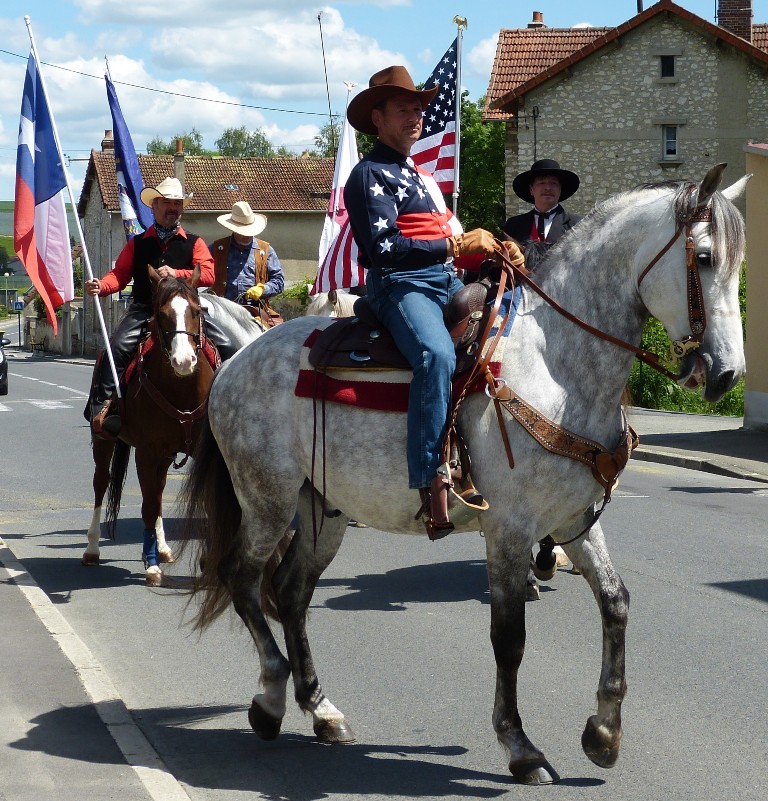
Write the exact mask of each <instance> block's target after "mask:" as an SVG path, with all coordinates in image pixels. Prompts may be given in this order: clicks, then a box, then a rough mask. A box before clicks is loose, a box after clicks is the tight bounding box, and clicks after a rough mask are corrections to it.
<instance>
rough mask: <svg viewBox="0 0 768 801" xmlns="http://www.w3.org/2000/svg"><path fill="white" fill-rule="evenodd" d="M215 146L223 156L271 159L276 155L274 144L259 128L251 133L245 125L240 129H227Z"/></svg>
mask: <svg viewBox="0 0 768 801" xmlns="http://www.w3.org/2000/svg"><path fill="white" fill-rule="evenodd" d="M215 144H216V148H217V149H218V151H219V153H220V154H221V155H222V156H231V157H235V158H242V157H245V156H263V157H266V158H271V157H273V156H274V155H275V149H274V147H273V146H272V143H271V142H270V141H269V139H267V137H266V135H265V133H264V131H263V130H262V129H261V128H257V129H256V130H255V131H249V130H248V129H247V128H246V127H245V126H244V125H243V126H241V127H240V128H227V129H226V130H225V131H224V132H223V133H222V135H221V136H220V137H219V138H218V139H217V140H216V142H215Z"/></svg>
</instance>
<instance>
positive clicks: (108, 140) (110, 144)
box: [101, 128, 115, 153]
mask: <svg viewBox="0 0 768 801" xmlns="http://www.w3.org/2000/svg"><path fill="white" fill-rule="evenodd" d="M114 149H115V140H114V137H113V136H112V131H111V129H109V128H108V129H107V130H106V131H104V138H103V139H102V140H101V152H102V153H104V152H105V151H106V150H114Z"/></svg>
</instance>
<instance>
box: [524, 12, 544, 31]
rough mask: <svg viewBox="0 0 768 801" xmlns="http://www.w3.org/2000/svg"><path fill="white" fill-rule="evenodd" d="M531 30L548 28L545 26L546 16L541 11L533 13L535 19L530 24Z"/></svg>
mask: <svg viewBox="0 0 768 801" xmlns="http://www.w3.org/2000/svg"><path fill="white" fill-rule="evenodd" d="M528 27H529V28H546V27H547V26H546V25H545V24H544V15H543V14H542V13H541V11H534V12H533V19H532V20H531V22H529V23H528Z"/></svg>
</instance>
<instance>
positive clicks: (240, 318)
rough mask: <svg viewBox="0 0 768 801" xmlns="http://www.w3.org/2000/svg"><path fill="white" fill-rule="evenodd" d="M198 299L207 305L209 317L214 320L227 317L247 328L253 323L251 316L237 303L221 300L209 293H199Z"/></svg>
mask: <svg viewBox="0 0 768 801" xmlns="http://www.w3.org/2000/svg"><path fill="white" fill-rule="evenodd" d="M200 298H201V300H203V299H204V300H205V302H206V303H208V305H209V309H210V311H211V316H212V317H213V318H214V319H221V317H223V316H229V317H231V318H232V319H233V320H234V321H235V322H236V323H239V324H240V325H242V326H245V327H249V326H250V325H251V324H252V323H253V316H252V315H251V313H250V312H249V311H248V310H247V309H246V308H245V307H244V306H241V305H240V304H239V303H235V302H234V301H231V300H227V299H226V298H221V297H219V296H218V295H214V294H213V293H211V292H201V293H200Z"/></svg>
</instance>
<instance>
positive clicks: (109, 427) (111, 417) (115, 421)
mask: <svg viewBox="0 0 768 801" xmlns="http://www.w3.org/2000/svg"><path fill="white" fill-rule="evenodd" d="M94 405H95V404H94ZM111 406H112V401H111V399H110V400H106V401H104V403H103V404H102V405H101V408H100V409H99V410H98V412H97V413H96V414H95V415H93V417H92V418H91V430H92V431H93V434H94V436H97V437H99V438H101V439H107V440H114V439H117V435H118V434H119V433H120V429H121V428H122V420H121V419H120V416H119V415H116V414H109V410H110V407H111Z"/></svg>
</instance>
